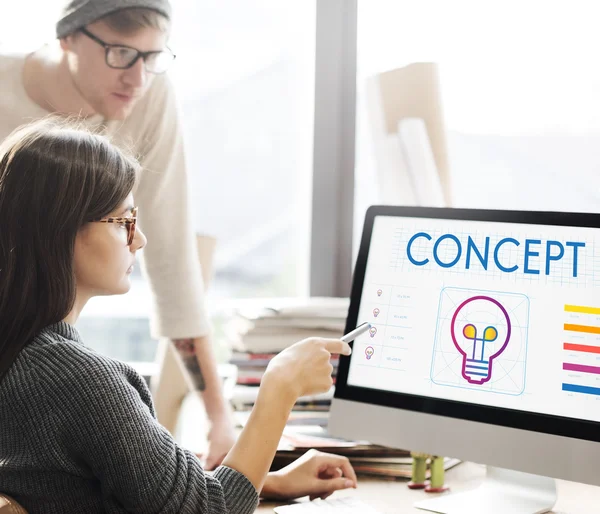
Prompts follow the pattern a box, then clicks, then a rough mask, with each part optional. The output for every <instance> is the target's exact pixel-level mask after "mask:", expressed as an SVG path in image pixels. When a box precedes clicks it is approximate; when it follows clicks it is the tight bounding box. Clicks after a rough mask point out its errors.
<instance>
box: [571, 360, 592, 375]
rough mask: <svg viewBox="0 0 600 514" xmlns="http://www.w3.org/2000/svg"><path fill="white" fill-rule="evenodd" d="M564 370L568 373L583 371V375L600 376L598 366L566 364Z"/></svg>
mask: <svg viewBox="0 0 600 514" xmlns="http://www.w3.org/2000/svg"><path fill="white" fill-rule="evenodd" d="M563 369H564V370H566V371H581V372H582V373H594V374H596V375H600V368H599V367H598V366H584V365H583V364H569V363H567V362H565V363H564V364H563Z"/></svg>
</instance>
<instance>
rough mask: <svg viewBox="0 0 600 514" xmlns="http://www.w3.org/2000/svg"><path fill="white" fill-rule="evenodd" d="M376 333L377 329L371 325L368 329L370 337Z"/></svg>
mask: <svg viewBox="0 0 600 514" xmlns="http://www.w3.org/2000/svg"><path fill="white" fill-rule="evenodd" d="M376 333H377V329H376V328H375V327H371V328H370V329H369V335H370V336H371V337H375V334H376Z"/></svg>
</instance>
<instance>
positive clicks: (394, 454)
mask: <svg viewBox="0 0 600 514" xmlns="http://www.w3.org/2000/svg"><path fill="white" fill-rule="evenodd" d="M327 415H328V413H324V415H323V416H318V417H314V416H312V415H310V414H309V413H294V412H293V413H292V415H291V416H290V419H289V421H288V423H287V426H286V428H285V430H284V432H283V436H282V437H281V441H280V443H279V447H278V448H277V453H276V455H275V459H274V460H273V464H272V466H271V470H272V471H276V470H278V469H281V468H282V467H284V466H287V465H288V464H290V463H291V462H293V461H294V460H296V459H297V458H298V457H300V456H302V455H303V454H304V453H305V452H306V451H308V450H309V449H313V448H314V449H317V450H319V451H323V452H328V453H334V454H336V455H344V456H346V457H348V459H349V460H350V463H351V464H352V467H353V468H354V471H356V473H357V474H358V475H361V476H377V477H382V478H390V479H404V478H405V479H410V478H411V475H412V458H411V456H410V452H409V451H407V450H401V449H397V448H389V447H387V446H380V445H375V444H369V443H368V442H367V441H348V440H345V439H337V438H333V437H330V436H329V435H328V434H327V428H326V425H327ZM236 416H237V421H238V424H239V425H240V426H244V425H245V423H246V421H247V420H248V417H249V413H242V412H237V413H236ZM459 463H460V460H459V459H453V458H445V459H444V468H445V469H450V468H452V467H454V466H456V465H457V464H459ZM426 475H427V478H429V477H430V472H429V470H427V473H426Z"/></svg>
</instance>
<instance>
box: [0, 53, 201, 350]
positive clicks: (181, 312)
mask: <svg viewBox="0 0 600 514" xmlns="http://www.w3.org/2000/svg"><path fill="white" fill-rule="evenodd" d="M25 57H26V56H25V55H15V54H12V55H0V140H2V139H4V138H5V137H6V136H7V135H8V134H10V133H11V132H12V131H13V130H14V129H15V128H17V127H18V126H20V125H22V124H24V123H27V122H30V121H32V120H35V119H37V118H41V117H44V116H47V115H48V114H49V113H48V111H46V110H44V109H43V108H41V107H40V106H39V105H37V104H36V103H35V102H33V101H32V100H31V99H30V98H29V97H28V96H27V93H26V92H25V88H24V86H23V81H22V72H23V65H24V62H25ZM86 124H87V125H88V126H89V127H90V128H93V129H96V130H102V131H103V133H105V134H107V135H109V136H111V138H112V140H113V142H114V143H116V144H118V145H123V146H124V147H125V148H127V149H128V150H130V151H133V153H134V155H135V156H136V157H138V159H139V160H140V162H141V164H142V166H143V173H142V176H141V177H140V180H139V181H138V186H137V189H136V190H135V191H134V199H135V203H136V204H137V205H138V207H139V225H140V228H141V229H142V230H143V231H144V232H145V234H146V236H147V237H148V245H147V246H146V248H145V250H144V259H143V270H144V272H145V275H146V276H147V278H148V279H149V281H150V286H151V289H152V292H153V306H154V314H155V315H154V316H153V318H152V324H151V331H152V335H153V336H154V337H169V338H172V339H174V338H187V337H200V336H203V335H206V334H207V333H208V331H209V324H208V320H207V316H206V311H205V307H204V294H203V284H202V275H201V272H200V264H199V262H198V254H197V247H196V239H195V237H194V233H193V230H192V226H191V220H190V215H189V202H188V195H187V185H188V179H187V171H186V164H185V157H184V149H183V135H182V129H181V123H180V120H179V113H178V108H177V104H176V101H175V95H174V92H173V87H172V85H171V83H170V82H169V80H168V78H167V77H166V76H165V75H160V76H157V77H156V78H155V80H154V82H153V83H152V86H151V87H150V90H149V91H148V92H147V94H146V95H145V96H144V98H142V99H141V100H140V101H139V102H138V104H137V105H136V106H135V108H134V110H133V112H132V113H131V115H130V116H129V117H128V118H127V120H125V121H116V122H115V121H109V122H106V121H105V120H104V119H102V117H101V116H99V115H98V116H93V117H91V118H88V119H87V120H86Z"/></svg>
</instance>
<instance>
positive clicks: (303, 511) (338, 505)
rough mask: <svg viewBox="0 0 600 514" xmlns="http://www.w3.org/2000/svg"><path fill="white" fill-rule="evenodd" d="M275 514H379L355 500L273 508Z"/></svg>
mask: <svg viewBox="0 0 600 514" xmlns="http://www.w3.org/2000/svg"><path fill="white" fill-rule="evenodd" d="M275 512H276V513H277V514H381V512H379V511H378V510H375V509H374V508H373V507H370V506H369V505H367V504H366V503H364V502H362V501H360V500H357V499H356V498H352V497H346V498H336V499H334V500H315V501H312V502H304V503H297V504H295V505H287V506H285V507H277V508H275Z"/></svg>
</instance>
